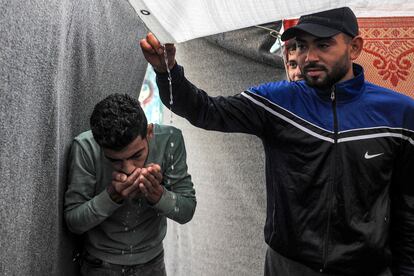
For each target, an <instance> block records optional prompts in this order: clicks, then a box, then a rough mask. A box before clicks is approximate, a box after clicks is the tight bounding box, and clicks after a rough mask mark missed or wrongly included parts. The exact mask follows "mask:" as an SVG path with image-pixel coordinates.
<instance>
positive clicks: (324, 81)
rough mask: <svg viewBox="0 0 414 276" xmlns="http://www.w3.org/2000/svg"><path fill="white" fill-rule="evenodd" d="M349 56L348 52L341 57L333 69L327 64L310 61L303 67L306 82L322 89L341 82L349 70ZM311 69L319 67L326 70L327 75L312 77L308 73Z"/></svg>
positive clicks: (318, 68)
mask: <svg viewBox="0 0 414 276" xmlns="http://www.w3.org/2000/svg"><path fill="white" fill-rule="evenodd" d="M349 67H350V66H349V57H348V53H345V54H344V55H343V56H341V57H340V58H339V60H338V61H337V62H336V63H335V64H334V65H333V66H332V69H331V71H329V70H328V68H326V67H325V66H323V65H321V64H318V63H316V62H309V63H308V64H306V65H305V66H304V67H303V69H302V72H303V77H304V79H305V81H306V83H307V84H308V85H309V86H311V87H314V88H318V89H321V90H326V89H330V88H331V87H332V86H333V85H334V84H335V83H337V82H339V81H340V80H341V79H342V78H343V77H344V76H345V75H346V74H347V73H348V71H349ZM311 69H317V70H321V71H323V72H325V76H317V77H312V76H309V75H308V74H307V72H308V71H309V70H311Z"/></svg>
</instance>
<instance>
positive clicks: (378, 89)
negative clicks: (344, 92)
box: [365, 81, 414, 108]
mask: <svg viewBox="0 0 414 276" xmlns="http://www.w3.org/2000/svg"><path fill="white" fill-rule="evenodd" d="M365 88H366V91H368V92H369V95H371V96H372V97H374V98H376V99H378V100H382V101H384V102H388V103H393V104H398V103H400V104H403V105H406V106H411V107H413V108H414V99H413V98H411V97H409V96H407V95H404V94H402V93H399V92H397V91H395V90H392V89H389V88H386V87H383V86H379V85H376V84H373V83H371V82H368V81H366V82H365Z"/></svg>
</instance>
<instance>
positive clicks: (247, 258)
mask: <svg viewBox="0 0 414 276" xmlns="http://www.w3.org/2000/svg"><path fill="white" fill-rule="evenodd" d="M252 32H253V33H255V34H256V30H245V31H240V32H237V33H233V34H230V35H229V34H227V35H226V36H227V38H229V39H226V38H225V37H224V36H223V35H219V36H220V37H219V38H217V37H209V38H207V39H196V40H192V41H189V42H185V43H182V44H179V45H177V62H178V63H179V64H181V65H183V66H184V70H185V74H186V77H187V78H188V79H189V80H191V81H192V82H193V83H194V84H195V85H197V86H198V87H199V88H202V89H204V90H205V91H207V92H208V93H209V94H210V95H211V96H217V95H226V96H230V95H234V94H237V93H239V92H242V91H244V90H245V89H246V88H248V87H250V86H253V85H257V84H260V83H263V82H268V81H274V80H277V79H283V78H284V77H285V72H284V70H282V69H280V68H278V67H277V66H276V65H274V66H270V65H266V64H265V63H263V62H262V61H263V59H262V57H260V56H259V55H258V54H257V52H258V49H257V46H259V45H261V43H257V42H258V41H257V40H256V38H258V37H257V36H256V35H253V36H252V35H251V34H252ZM263 35H266V34H263ZM262 38H263V37H262ZM217 41H218V43H211V42H217ZM240 44H242V45H240ZM223 45H224V46H223ZM255 45H256V46H255ZM243 46H244V48H243V49H242V50H243V51H242V52H240V51H239V49H241V48H242V47H243ZM249 49H250V50H249ZM249 51H253V52H256V53H249ZM247 56H249V57H252V58H247ZM254 57H257V58H255V59H253V58H254ZM275 58H276V57H275ZM280 62H281V61H276V63H275V64H280ZM173 108H174V107H173ZM165 116H166V119H168V120H169V111H166V112H165ZM173 125H175V126H177V127H179V128H181V129H182V131H183V135H184V138H185V143H186V148H187V155H188V166H189V172H190V173H191V174H192V179H193V182H194V184H195V188H196V196H197V210H196V212H195V215H194V218H193V220H192V221H191V222H190V223H188V224H186V225H178V224H176V223H171V222H169V225H168V230H167V238H166V240H165V252H166V260H165V261H166V266H167V271H168V272H169V273H170V274H169V275H206V276H222V275H226V276H232V275H234V276H241V275H246V276H252V275H263V271H264V269H263V268H264V256H265V251H266V244H265V242H264V235H263V227H264V223H265V214H266V209H265V208H266V197H265V172H264V150H263V146H262V143H261V141H260V139H258V138H257V137H254V136H251V135H246V134H226V133H219V132H214V131H205V130H202V129H198V128H196V127H194V126H192V125H190V124H189V123H188V122H187V121H186V120H185V119H183V118H180V117H178V116H176V115H174V116H173Z"/></svg>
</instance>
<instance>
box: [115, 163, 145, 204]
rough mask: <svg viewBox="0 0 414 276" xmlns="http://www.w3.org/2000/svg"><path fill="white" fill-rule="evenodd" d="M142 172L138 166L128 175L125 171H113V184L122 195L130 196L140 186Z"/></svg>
mask: <svg viewBox="0 0 414 276" xmlns="http://www.w3.org/2000/svg"><path fill="white" fill-rule="evenodd" d="M140 173H141V169H140V168H136V169H135V170H134V171H133V172H132V174H131V175H129V176H128V177H127V175H126V174H124V173H121V172H113V173H112V183H111V185H112V186H113V187H114V188H115V191H116V192H117V193H118V194H120V195H121V196H122V197H128V196H129V195H130V194H131V193H132V192H134V191H136V190H137V189H138V188H139V185H138V177H139V175H140Z"/></svg>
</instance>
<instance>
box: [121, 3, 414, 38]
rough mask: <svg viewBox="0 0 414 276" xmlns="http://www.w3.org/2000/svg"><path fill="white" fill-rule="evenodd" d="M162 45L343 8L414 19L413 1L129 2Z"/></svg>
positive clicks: (358, 13)
mask: <svg viewBox="0 0 414 276" xmlns="http://www.w3.org/2000/svg"><path fill="white" fill-rule="evenodd" d="M129 2H130V3H131V5H132V6H133V7H134V9H135V11H136V12H137V13H138V15H139V16H140V18H141V19H142V20H143V21H144V23H145V25H146V26H147V27H148V29H149V30H150V31H151V32H153V33H154V34H155V36H156V37H157V38H158V39H159V40H160V41H161V42H162V43H179V42H184V41H187V40H191V39H194V38H198V37H203V36H208V35H212V34H217V33H223V32H227V31H231V30H237V29H241V28H245V27H251V26H254V25H259V24H264V23H269V22H273V21H277V20H281V19H285V18H297V17H299V16H301V15H303V14H308V13H314V12H318V11H322V10H328V9H333V8H338V7H343V6H348V7H350V8H351V9H352V10H353V11H354V12H355V14H356V16H357V17H385V16H387V17H390V16H414V1H412V0H387V1H381V0H313V1H307V0H129Z"/></svg>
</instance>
